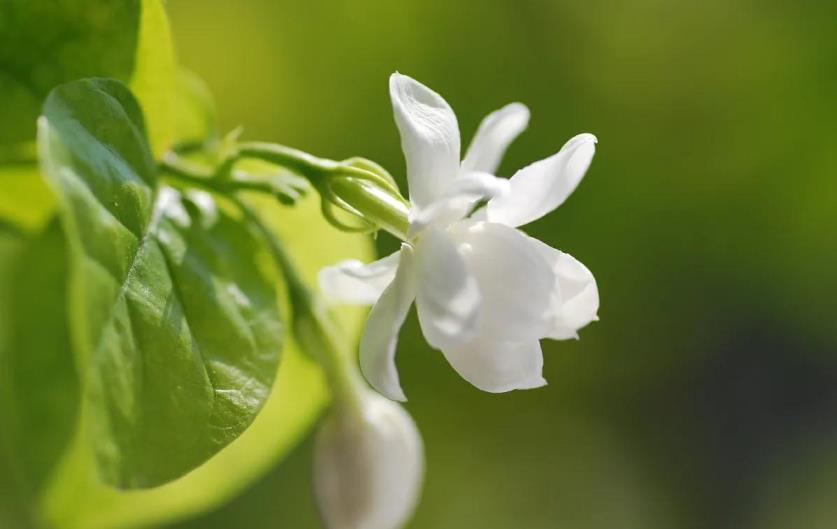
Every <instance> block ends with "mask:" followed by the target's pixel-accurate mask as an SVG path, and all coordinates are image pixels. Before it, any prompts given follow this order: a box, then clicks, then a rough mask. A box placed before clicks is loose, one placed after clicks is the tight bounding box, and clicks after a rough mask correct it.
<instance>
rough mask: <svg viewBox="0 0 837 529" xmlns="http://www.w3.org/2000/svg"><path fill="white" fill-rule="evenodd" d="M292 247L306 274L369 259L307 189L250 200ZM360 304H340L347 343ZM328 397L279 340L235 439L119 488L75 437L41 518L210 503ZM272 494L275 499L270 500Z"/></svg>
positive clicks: (145, 516) (286, 444) (98, 519)
mask: <svg viewBox="0 0 837 529" xmlns="http://www.w3.org/2000/svg"><path fill="white" fill-rule="evenodd" d="M257 206H258V207H259V209H260V211H261V212H262V213H263V215H264V217H265V218H267V219H270V224H271V226H272V228H273V229H274V230H275V231H277V232H278V233H279V234H280V235H281V236H282V239H283V241H284V242H285V243H286V245H287V246H288V248H289V249H290V250H291V251H292V253H293V255H294V257H295V260H296V262H297V264H298V265H299V267H300V269H301V270H302V272H303V275H304V277H305V279H306V280H308V281H309V282H311V284H314V281H315V276H316V273H317V271H318V270H319V269H320V268H322V267H323V266H325V265H327V264H333V263H334V262H336V261H338V260H340V259H345V258H356V259H361V260H364V261H369V260H371V259H372V257H373V255H374V251H373V248H372V244H371V242H370V240H369V238H368V237H365V236H362V235H357V234H348V233H344V232H339V231H337V230H335V229H334V228H332V227H331V226H330V225H329V224H328V223H327V222H326V221H325V220H324V219H323V218H322V216H321V215H320V209H319V200H318V198H317V197H316V196H310V197H308V198H306V199H305V200H303V201H301V202H299V203H298V204H297V205H296V206H294V207H293V208H282V209H278V208H277V207H276V205H275V203H273V201H272V200H262V201H258V202H257ZM365 312H366V311H365V310H364V309H362V308H358V307H342V308H341V309H340V310H339V312H338V313H337V316H338V317H339V320H340V323H341V327H342V328H343V329H345V331H346V341H347V343H351V344H353V343H357V340H358V339H359V337H360V331H361V329H362V323H363V321H364V319H365ZM327 399H328V393H327V390H326V388H325V384H324V380H323V377H322V373H321V372H320V369H319V368H318V367H317V365H316V364H315V363H313V362H312V361H311V360H310V359H308V357H307V356H306V355H304V354H303V353H302V352H300V351H299V349H298V347H297V346H296V344H295V343H294V342H293V341H288V342H287V343H286V346H285V349H284V352H283V353H282V363H281V365H280V367H279V373H278V376H277V379H276V382H275V383H274V387H273V392H272V393H271V395H270V398H269V399H268V401H267V403H266V404H265V407H264V409H263V410H262V412H261V413H260V414H259V415H258V416H257V417H256V420H255V421H254V422H253V424H252V425H251V426H250V428H248V429H247V430H246V431H245V432H244V433H243V434H242V435H241V436H240V437H239V438H238V439H236V440H235V441H233V442H232V443H230V445H229V446H227V447H226V448H224V449H223V450H221V451H220V452H219V453H218V454H217V455H216V456H215V457H213V458H212V459H210V460H209V461H207V462H206V463H205V464H203V465H202V466H200V467H198V468H197V469H195V470H194V471H192V472H190V473H189V474H187V475H185V476H183V477H182V478H180V479H178V480H175V481H173V482H171V483H168V484H165V485H163V486H160V487H157V488H155V489H151V490H135V491H119V490H115V489H112V488H110V487H107V486H104V485H103V484H101V483H100V482H98V481H97V480H96V477H95V475H92V474H91V473H90V465H89V464H88V463H87V462H88V461H89V459H90V455H89V454H86V453H85V450H84V447H83V446H82V444H81V443H76V444H75V446H74V447H73V449H72V453H71V455H70V457H68V458H67V461H66V462H65V464H64V465H63V467H62V468H61V470H60V472H59V476H58V479H57V480H56V481H55V483H54V487H53V490H51V491H50V494H49V496H48V501H47V505H46V507H47V517H48V518H49V520H50V521H51V522H52V524H53V525H54V526H55V527H57V528H60V529H127V528H140V527H152V526H156V525H158V524H162V523H164V522H168V521H171V520H177V519H181V518H183V517H186V516H188V515H190V514H194V513H198V512H203V511H206V510H208V509H211V508H213V507H216V506H218V505H220V504H221V503H223V502H224V501H226V500H228V499H229V498H231V497H232V496H233V495H235V494H236V493H237V492H239V491H240V490H242V489H243V488H244V487H245V486H247V485H248V484H249V483H251V482H252V481H253V480H254V479H255V478H257V477H258V476H260V475H261V474H262V473H264V472H266V471H267V470H268V469H269V468H270V467H271V466H272V465H274V464H275V463H276V462H277V461H279V460H281V459H282V458H283V457H284V456H285V455H287V453H288V452H289V451H290V450H291V449H292V448H293V447H294V446H295V445H296V443H297V442H299V441H300V440H301V439H302V438H303V436H305V434H306V433H307V432H308V430H309V429H310V427H311V426H312V425H313V423H314V421H315V419H316V417H317V415H318V413H319V412H320V410H322V408H323V406H324V405H325V404H326V402H327ZM277 501H278V499H277Z"/></svg>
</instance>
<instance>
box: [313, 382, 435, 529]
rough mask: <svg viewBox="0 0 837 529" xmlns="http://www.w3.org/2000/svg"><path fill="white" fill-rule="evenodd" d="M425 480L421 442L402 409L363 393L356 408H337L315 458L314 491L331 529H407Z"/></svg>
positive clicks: (323, 430) (319, 439)
mask: <svg viewBox="0 0 837 529" xmlns="http://www.w3.org/2000/svg"><path fill="white" fill-rule="evenodd" d="M358 403H359V405H354V404H358ZM423 477H424V451H423V446H422V441H421V436H420V435H419V432H418V429H417V428H416V425H415V423H414V422H413V419H412V418H411V417H410V415H409V414H407V412H406V411H405V410H404V409H403V408H402V407H401V406H400V405H398V404H397V403H395V402H392V401H390V400H388V399H386V398H384V397H381V396H380V395H378V394H377V393H373V392H371V391H368V390H365V389H364V390H362V392H361V395H360V398H359V399H358V400H357V401H356V402H355V403H353V405H349V404H348V403H343V402H339V401H338V402H336V403H335V407H334V408H333V409H332V411H331V412H330V415H329V416H328V417H327V418H326V420H325V421H324V422H323V424H322V426H321V428H320V431H319V433H318V436H317V440H316V446H315V453H314V490H315V494H316V499H317V504H318V507H319V511H320V515H321V517H322V518H323V522H324V523H325V526H326V527H327V528H328V529H397V528H399V527H401V526H403V525H404V523H405V522H406V521H407V520H408V519H409V517H410V516H411V515H412V513H413V510H414V508H415V506H416V503H417V501H418V497H419V493H420V489H421V483H422V479H423Z"/></svg>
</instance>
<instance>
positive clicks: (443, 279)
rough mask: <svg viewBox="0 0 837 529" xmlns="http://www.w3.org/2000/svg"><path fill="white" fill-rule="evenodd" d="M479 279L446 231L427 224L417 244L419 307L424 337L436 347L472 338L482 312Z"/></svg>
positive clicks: (417, 303) (453, 344)
mask: <svg viewBox="0 0 837 529" xmlns="http://www.w3.org/2000/svg"><path fill="white" fill-rule="evenodd" d="M480 301H481V297H480V292H479V289H478V288H477V282H476V280H475V279H474V277H473V275H471V273H470V272H469V270H468V268H467V266H466V265H465V261H464V259H463V258H462V256H461V255H460V254H459V251H458V250H457V248H456V244H455V243H454V241H453V240H452V239H451V238H450V236H449V235H448V233H447V232H445V231H443V230H440V229H437V228H428V229H427V230H426V231H425V232H424V233H423V234H422V236H421V237H420V238H419V241H418V245H417V247H416V309H417V311H418V317H419V323H421V330H422V332H423V333H424V337H425V339H426V340H427V343H429V344H430V345H431V346H433V347H435V348H437V349H445V348H447V347H453V346H455V345H459V344H461V343H465V342H467V341H469V340H470V339H471V337H472V336H473V335H474V334H475V332H476V330H477V324H478V321H479V312H480Z"/></svg>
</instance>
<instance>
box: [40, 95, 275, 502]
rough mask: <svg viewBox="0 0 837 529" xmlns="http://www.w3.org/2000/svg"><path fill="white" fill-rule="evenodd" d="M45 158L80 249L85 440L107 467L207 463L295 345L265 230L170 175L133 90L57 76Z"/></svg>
mask: <svg viewBox="0 0 837 529" xmlns="http://www.w3.org/2000/svg"><path fill="white" fill-rule="evenodd" d="M38 145H39V155H40V158H41V162H42V170H43V172H44V174H45V177H46V178H47V180H48V181H49V183H50V185H51V186H52V188H53V189H54V191H55V193H56V195H57V197H58V210H59V215H60V217H61V219H62V223H63V227H64V230H65V233H66V236H67V240H68V247H69V267H70V278H69V281H70V283H69V289H70V290H69V292H70V299H69V306H70V307H71V310H70V319H71V325H70V334H71V338H72V344H73V349H74V352H75V355H76V362H77V364H78V365H79V366H80V367H79V369H80V378H81V382H82V412H81V425H80V434H79V439H80V441H79V442H81V443H82V445H89V446H91V447H92V450H93V455H94V457H95V460H96V463H97V467H98V472H99V474H100V476H101V478H102V479H103V480H104V481H105V482H107V483H110V484H113V485H115V486H117V487H127V488H133V487H151V486H155V485H159V484H161V483H165V482H167V481H170V480H172V479H174V478H177V477H179V476H181V475H183V474H185V473H186V472H188V471H190V470H192V469H194V468H195V467H197V466H199V465H200V464H201V463H203V462H204V461H206V460H207V459H208V458H210V457H211V456H212V455H214V454H215V453H216V452H217V451H218V450H220V449H221V448H223V447H224V446H226V445H227V444H228V443H230V442H231V441H232V440H234V439H235V438H236V437H238V436H239V435H240V434H241V432H243V431H244V430H245V429H246V428H247V426H249V424H250V423H251V422H252V421H253V419H254V418H255V416H256V414H257V413H258V411H259V410H260V409H261V407H262V405H263V404H264V402H265V400H266V399H267V397H268V394H269V390H270V386H271V384H272V382H273V378H274V374H275V372H276V366H277V363H278V359H279V353H280V349H281V345H282V333H283V325H282V321H281V317H280V311H279V307H278V303H277V298H276V291H275V288H274V285H275V283H276V281H275V278H273V277H270V276H269V274H266V273H265V272H264V270H265V267H264V266H263V260H264V259H265V255H264V251H263V247H262V245H261V241H259V240H256V239H254V237H253V236H252V235H251V234H250V232H249V231H248V230H247V229H246V228H245V226H244V225H243V224H242V223H241V222H240V221H239V219H237V218H233V217H231V216H230V215H229V214H228V213H226V212H225V211H224V210H222V209H221V208H219V207H218V205H217V204H216V203H215V202H214V201H213V200H212V198H211V197H209V195H206V194H203V193H195V194H192V195H189V196H182V195H180V194H179V193H178V192H176V191H174V190H173V189H171V188H168V187H165V186H159V187H158V186H156V180H157V176H156V171H155V165H154V162H153V160H152V156H151V152H150V149H149V147H148V145H147V143H146V141H145V134H144V125H143V119H142V113H141V112H140V109H139V105H138V104H137V102H136V101H135V100H134V98H133V97H132V96H131V94H130V92H129V91H128V89H127V88H126V87H125V86H124V85H122V84H120V83H118V82H117V81H113V80H103V79H92V80H81V81H75V82H72V83H68V84H66V85H62V86H60V87H58V88H56V89H55V90H54V91H53V92H52V93H51V94H50V96H49V98H48V99H47V101H46V103H45V105H44V115H43V118H42V121H41V122H40V126H39V137H38Z"/></svg>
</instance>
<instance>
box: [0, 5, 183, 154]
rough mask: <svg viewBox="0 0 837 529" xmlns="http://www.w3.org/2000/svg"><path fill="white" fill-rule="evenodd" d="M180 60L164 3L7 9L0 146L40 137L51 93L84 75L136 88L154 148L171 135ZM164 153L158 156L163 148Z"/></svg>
mask: <svg viewBox="0 0 837 529" xmlns="http://www.w3.org/2000/svg"><path fill="white" fill-rule="evenodd" d="M174 65H175V61H174V55H173V53H172V46H171V38H170V36H169V29H168V22H167V21H166V17H165V13H164V10H163V7H162V3H161V2H160V0H142V1H140V0H57V1H52V2H40V1H32V0H5V1H3V2H2V3H0V98H2V101H3V105H2V106H0V123H2V124H3V127H2V128H0V144H17V143H22V142H28V141H31V140H33V139H34V137H35V119H36V118H37V117H38V114H39V113H40V108H41V104H42V102H43V100H44V98H45V97H46V96H47V94H48V93H49V91H50V90H51V89H52V88H53V87H55V86H57V85H59V84H61V83H64V82H67V81H71V80H74V79H79V78H82V77H91V76H102V77H113V78H116V79H120V80H122V81H125V82H129V83H130V84H131V86H132V88H133V89H135V90H136V93H137V95H138V97H139V99H140V100H141V101H142V104H143V106H144V107H147V108H148V111H149V122H150V125H149V128H150V129H151V131H152V143H153V144H154V145H155V150H157V149H160V148H162V146H163V144H164V143H165V142H166V141H168V139H170V138H169V136H170V134H171V130H170V126H171V124H170V123H169V120H170V119H171V118H170V110H171V105H172V100H171V97H172V96H171V94H172V92H173V87H174V75H175V67H174ZM157 152H159V150H157Z"/></svg>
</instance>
